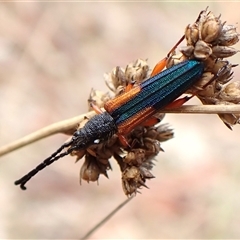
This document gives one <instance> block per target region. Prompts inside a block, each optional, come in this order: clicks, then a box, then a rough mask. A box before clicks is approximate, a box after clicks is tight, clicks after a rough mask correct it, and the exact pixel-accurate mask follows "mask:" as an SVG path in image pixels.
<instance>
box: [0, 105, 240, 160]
mask: <svg viewBox="0 0 240 240" xmlns="http://www.w3.org/2000/svg"><path fill="white" fill-rule="evenodd" d="M161 112H163V113H181V114H183V113H188V114H189V113H191V114H219V113H220V114H223V113H232V114H240V105H197V106H193V105H186V106H181V107H179V108H173V109H163V110H161ZM94 115H95V112H93V111H92V112H88V113H85V114H81V115H79V116H76V117H73V118H70V119H67V120H64V121H60V122H57V123H54V124H51V125H49V126H47V127H44V128H42V129H40V130H38V131H36V132H33V133H31V134H29V135H27V136H25V137H23V138H20V139H18V140H16V141H14V142H12V143H9V144H6V145H4V146H2V147H0V156H3V155H5V154H7V153H10V152H12V151H15V150H17V149H19V148H21V147H24V146H26V145H28V144H31V143H33V142H36V141H38V140H40V139H43V138H46V137H49V136H51V135H54V134H57V133H64V134H67V133H69V131H70V130H72V129H76V128H77V126H78V124H79V123H80V122H81V121H82V120H83V119H84V118H85V117H87V118H91V117H92V116H94Z"/></svg>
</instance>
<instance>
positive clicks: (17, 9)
mask: <svg viewBox="0 0 240 240" xmlns="http://www.w3.org/2000/svg"><path fill="white" fill-rule="evenodd" d="M239 4H240V3H232V2H226V3H224V2H221V3H220V2H211V3H201V2H185V3H183V2H172V3H170V2H169V3H167V2H149V3H148V2H122V3H121V2H115V3H113V2H112V3H110V2H104V3H103V2H102V3H90V2H89V3H86V2H85V3H80V2H79V3H53V2H52V3H41V2H33V3H20V2H19V3H17V2H15V3H10V2H8V3H0V19H1V20H0V97H1V101H0V116H1V118H0V133H1V134H0V146H3V145H5V144H7V143H10V142H11V141H14V140H17V139H19V138H21V137H23V136H25V135H27V134H29V133H31V132H33V131H36V130H38V129H40V128H42V127H45V126H47V125H49V124H52V123H54V122H57V121H61V120H64V119H67V118H71V117H74V116H76V115H79V114H82V113H85V112H86V111H87V99H88V96H89V93H90V90H91V88H92V87H93V88H95V89H98V90H102V91H107V87H106V85H105V83H104V79H103V74H104V73H106V72H109V71H111V69H112V68H114V67H115V66H122V67H125V66H126V65H127V64H128V63H130V62H132V61H135V60H136V59H137V58H143V59H148V62H149V65H150V66H151V67H154V64H156V63H157V62H158V61H159V60H160V59H162V58H163V57H164V56H165V55H166V53H167V52H168V50H169V49H170V48H171V47H172V46H173V45H174V44H175V43H176V42H177V41H178V40H179V38H180V37H181V36H182V35H183V33H184V30H185V27H186V26H187V25H188V24H190V23H193V22H194V21H195V20H196V18H197V16H198V14H199V12H200V11H201V10H203V9H205V8H206V7H207V5H208V6H209V9H210V10H211V11H213V12H214V13H215V14H216V16H218V15H219V14H221V15H222V17H221V19H222V21H227V22H228V23H229V24H237V23H238V22H239V20H240V17H239V12H238V11H237V9H239V7H240V5H239ZM236 47H237V48H239V44H237V46H236ZM231 62H232V63H238V64H239V63H240V55H239V54H238V55H237V56H235V57H233V58H231ZM234 70H235V74H234V76H235V79H238V80H239V77H240V68H239V67H238V68H235V69H234ZM190 104H200V103H199V101H198V100H195V99H193V100H191V102H190ZM163 122H164V123H169V124H170V125H171V127H172V128H173V129H174V132H175V137H174V139H172V140H169V141H168V142H166V143H164V144H162V147H163V149H164V150H165V152H164V153H160V154H159V156H158V158H157V160H158V161H157V162H156V166H155V168H154V170H153V174H154V175H155V176H156V178H155V179H152V180H151V181H148V182H147V185H148V187H149V189H143V190H142V191H141V192H142V194H138V195H137V197H136V198H134V199H133V200H132V201H131V202H130V203H129V204H128V205H127V206H125V207H124V208H123V209H122V210H121V211H120V212H118V213H117V214H116V215H115V216H114V217H113V218H112V219H111V220H110V221H108V222H107V223H106V224H105V225H104V226H103V227H101V228H100V229H99V230H97V231H96V232H95V233H94V234H93V235H92V236H91V238H95V239H107V238H110V239H111V238H115V239H117V238H118V239H126V238H128V239H130V238H132V239H133V238H134V239H144V238H155V239H161V238H240V228H239V226H240V201H239V199H240V192H239V189H240V161H239V153H240V150H239V149H240V148H239V135H240V126H235V127H234V130H233V131H230V130H229V129H228V128H226V127H225V125H224V124H223V123H222V122H221V120H220V119H219V118H218V116H216V115H179V114H178V115H174V114H168V115H167V116H166V117H165V119H164V121H163ZM67 138H68V137H67V136H65V135H55V136H52V137H49V138H47V139H44V140H41V141H39V142H37V143H34V144H31V145H28V146H27V147H24V148H22V149H19V150H17V151H15V152H12V153H10V154H8V155H5V156H3V157H1V159H0V189H1V190H0V238H1V239H10V238H11V239H13V238H18V239H27V238H31V239H34V238H42V239H43V238H48V239H49V238H55V239H61V238H64V239H67V238H68V239H73V238H80V237H81V236H83V235H84V234H85V233H86V232H87V231H88V230H89V229H90V228H91V227H93V226H94V225H95V224H96V223H98V222H99V221H100V220H101V219H102V218H103V217H104V216H106V214H108V213H109V212H110V211H111V210H112V209H113V208H115V207H116V206H117V205H118V204H120V203H121V202H122V201H124V200H125V199H126V196H125V195H124V193H123V191H122V186H121V173H120V171H119V168H118V166H117V164H116V163H115V162H114V160H113V161H112V168H113V171H111V172H109V173H108V174H109V179H106V178H105V177H103V176H101V177H100V179H99V184H97V183H90V184H88V183H86V182H83V183H82V185H81V186H80V185H79V171H80V167H81V162H78V163H76V164H75V163H74V161H75V160H74V158H71V157H65V158H64V159H61V160H60V161H58V162H57V163H55V164H53V165H51V166H49V167H48V168H47V169H45V170H44V171H42V172H41V173H39V174H38V175H37V176H36V177H34V178H33V179H32V180H31V182H29V184H27V187H28V190H27V191H26V192H23V191H21V190H20V189H19V187H15V186H14V184H13V182H14V181H15V180H17V179H19V178H20V177H22V176H23V175H24V174H26V173H27V172H28V171H29V170H31V169H32V168H34V167H35V166H36V165H37V164H38V163H40V162H41V161H42V160H44V159H45V158H46V157H48V156H49V155H50V154H51V153H52V152H53V151H55V150H56V149H57V148H58V147H59V146H60V145H61V144H62V143H63V142H64V141H65V140H66V139H67Z"/></svg>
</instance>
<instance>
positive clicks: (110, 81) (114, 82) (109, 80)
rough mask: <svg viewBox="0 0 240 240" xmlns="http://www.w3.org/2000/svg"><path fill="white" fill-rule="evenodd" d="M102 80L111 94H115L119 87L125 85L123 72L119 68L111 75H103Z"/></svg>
mask: <svg viewBox="0 0 240 240" xmlns="http://www.w3.org/2000/svg"><path fill="white" fill-rule="evenodd" d="M104 78H105V83H106V85H107V86H108V88H109V89H110V90H111V91H112V92H115V91H116V89H117V88H118V87H119V86H126V85H127V80H126V77H125V71H124V70H123V69H122V68H120V67H119V66H117V67H115V68H114V69H113V70H112V71H111V73H108V74H104Z"/></svg>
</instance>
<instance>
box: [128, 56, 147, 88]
mask: <svg viewBox="0 0 240 240" xmlns="http://www.w3.org/2000/svg"><path fill="white" fill-rule="evenodd" d="M148 71H149V66H148V64H147V62H146V60H142V59H137V61H136V62H134V63H132V64H128V65H127V67H126V69H125V76H126V79H127V81H128V82H131V81H135V82H137V83H140V82H142V81H143V80H144V79H146V77H147V75H148Z"/></svg>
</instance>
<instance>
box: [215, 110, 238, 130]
mask: <svg viewBox="0 0 240 240" xmlns="http://www.w3.org/2000/svg"><path fill="white" fill-rule="evenodd" d="M218 116H219V117H220V119H221V120H222V121H223V122H224V124H225V125H226V126H227V127H228V128H229V129H230V130H232V127H233V125H236V124H239V123H240V122H239V121H240V115H239V114H230V113H226V114H218Z"/></svg>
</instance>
